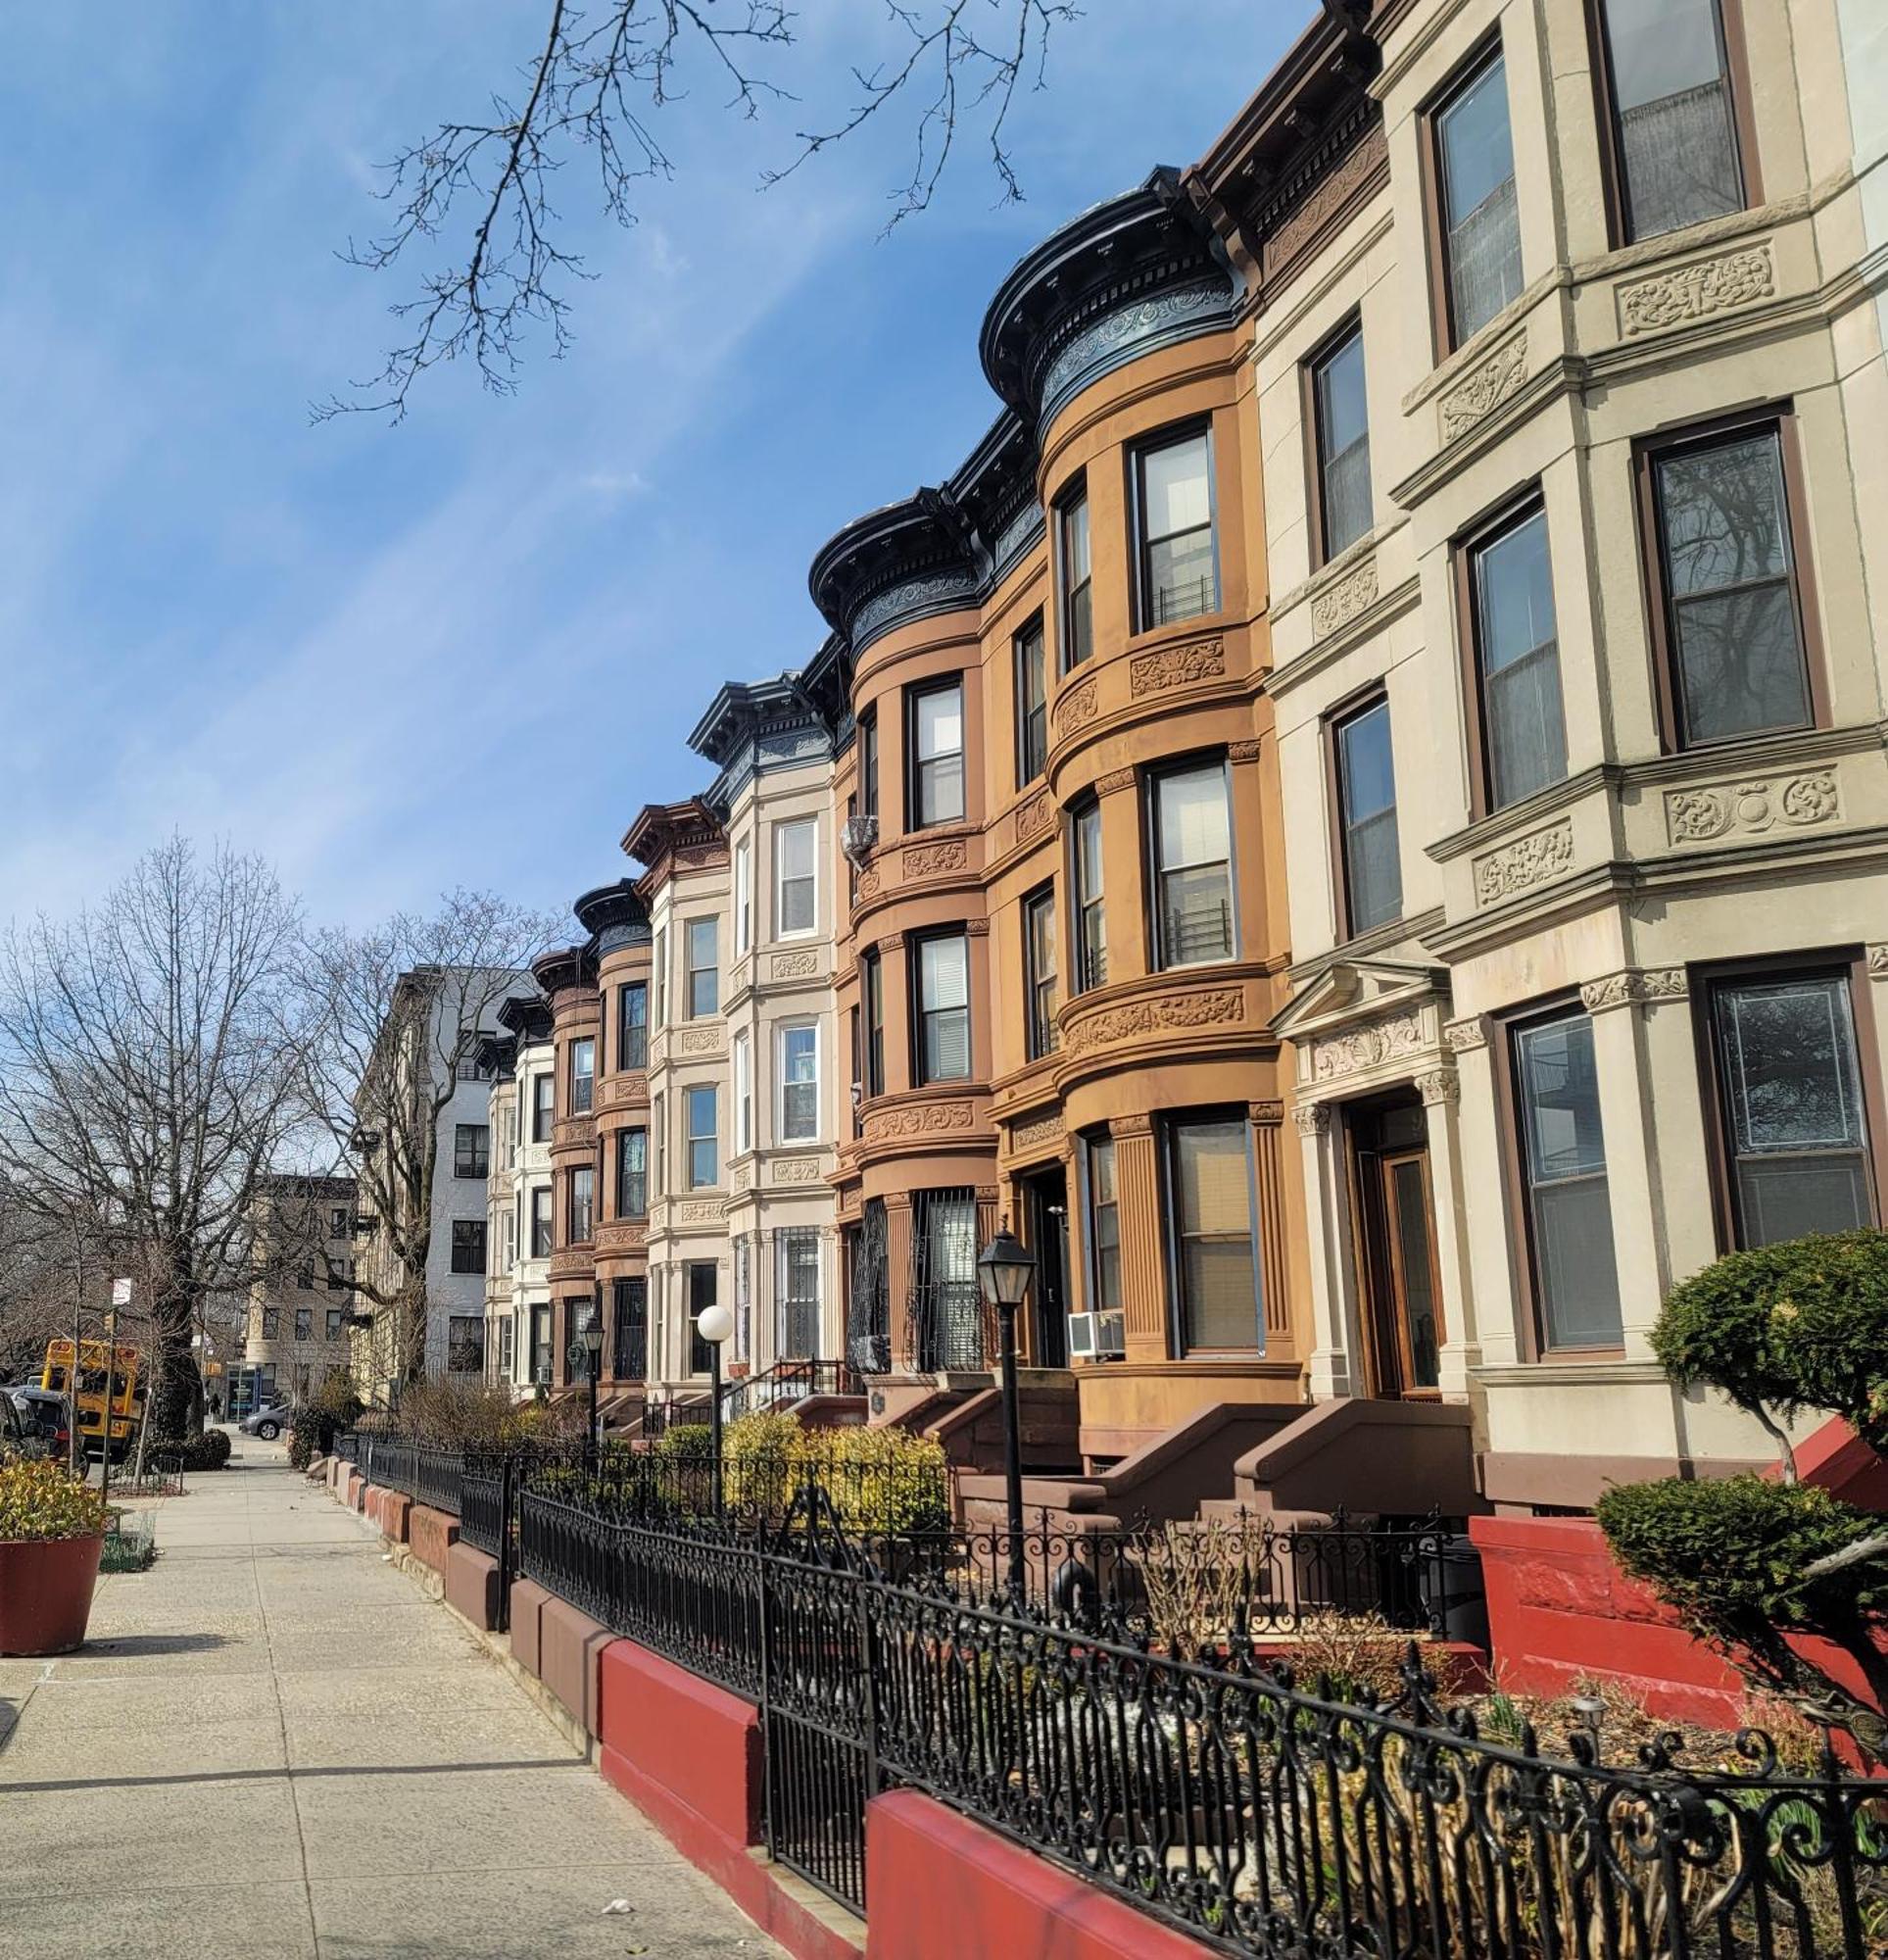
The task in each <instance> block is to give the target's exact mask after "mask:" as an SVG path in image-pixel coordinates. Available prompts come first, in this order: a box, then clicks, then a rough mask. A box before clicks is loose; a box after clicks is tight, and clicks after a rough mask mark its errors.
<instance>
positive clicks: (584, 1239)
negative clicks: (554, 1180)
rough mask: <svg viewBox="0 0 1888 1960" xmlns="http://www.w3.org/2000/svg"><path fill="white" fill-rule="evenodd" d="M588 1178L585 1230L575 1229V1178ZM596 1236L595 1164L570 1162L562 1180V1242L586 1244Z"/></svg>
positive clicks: (575, 1244) (567, 1244) (592, 1241)
mask: <svg viewBox="0 0 1888 1960" xmlns="http://www.w3.org/2000/svg"><path fill="white" fill-rule="evenodd" d="M579 1178H588V1179H589V1180H590V1196H589V1199H588V1200H587V1201H586V1203H585V1206H584V1210H585V1213H586V1214H587V1215H586V1216H585V1219H584V1223H585V1225H586V1227H587V1229H586V1230H584V1231H582V1232H579V1231H578V1230H577V1220H578V1208H577V1180H578V1179H579ZM596 1237H597V1166H596V1165H595V1164H572V1165H571V1166H570V1168H569V1169H568V1170H567V1171H565V1172H564V1182H563V1242H564V1244H565V1245H566V1246H588V1245H592V1244H594V1243H595V1240H596Z"/></svg>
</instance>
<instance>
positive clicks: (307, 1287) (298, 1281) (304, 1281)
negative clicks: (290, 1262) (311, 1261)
mask: <svg viewBox="0 0 1888 1960" xmlns="http://www.w3.org/2000/svg"><path fill="white" fill-rule="evenodd" d="M295 1291H296V1292H297V1293H313V1292H314V1291H315V1269H314V1267H313V1266H303V1267H300V1268H299V1269H298V1270H297V1272H296V1275H295Z"/></svg>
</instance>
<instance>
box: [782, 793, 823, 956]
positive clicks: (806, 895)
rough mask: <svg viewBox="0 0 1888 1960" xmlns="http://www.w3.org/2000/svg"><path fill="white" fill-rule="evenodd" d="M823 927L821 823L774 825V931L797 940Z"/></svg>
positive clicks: (800, 819)
mask: <svg viewBox="0 0 1888 1960" xmlns="http://www.w3.org/2000/svg"><path fill="white" fill-rule="evenodd" d="M818 924H819V822H818V819H817V818H815V817H810V816H805V817H798V818H796V819H795V821H793V822H792V823H776V824H775V825H774V932H775V934H776V935H777V936H778V937H779V938H781V939H793V938H796V937H798V936H799V934H801V933H808V932H812V931H814V930H815V929H816V928H817V926H818Z"/></svg>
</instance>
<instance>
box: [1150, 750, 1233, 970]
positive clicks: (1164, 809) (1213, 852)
mask: <svg viewBox="0 0 1888 1960" xmlns="http://www.w3.org/2000/svg"><path fill="white" fill-rule="evenodd" d="M1155 794H1156V799H1157V809H1156V815H1155V823H1156V829H1157V835H1156V840H1155V841H1156V846H1157V848H1158V851H1159V855H1160V866H1161V883H1160V907H1161V928H1162V941H1161V957H1162V962H1163V964H1166V965H1170V966H1171V965H1181V964H1185V963H1186V962H1188V961H1191V960H1199V959H1224V958H1226V957H1227V956H1229V955H1230V954H1231V953H1232V950H1233V885H1232V877H1231V867H1230V863H1229V861H1228V860H1229V855H1230V853H1231V850H1232V838H1231V830H1230V819H1229V815H1228V811H1227V806H1226V772H1225V770H1224V769H1223V768H1222V767H1221V766H1220V765H1219V764H1217V763H1215V764H1213V765H1211V766H1210V767H1207V768H1202V769H1188V770H1186V772H1185V773H1183V774H1179V775H1171V776H1162V777H1159V778H1158V779H1157V782H1156V790H1155Z"/></svg>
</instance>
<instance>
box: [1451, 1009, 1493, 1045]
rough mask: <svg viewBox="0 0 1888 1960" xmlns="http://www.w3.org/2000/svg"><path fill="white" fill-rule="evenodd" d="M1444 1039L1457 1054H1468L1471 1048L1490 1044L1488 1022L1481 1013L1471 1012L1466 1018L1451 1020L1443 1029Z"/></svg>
mask: <svg viewBox="0 0 1888 1960" xmlns="http://www.w3.org/2000/svg"><path fill="white" fill-rule="evenodd" d="M1442 1039H1443V1040H1444V1041H1445V1042H1447V1043H1448V1045H1449V1047H1450V1049H1451V1050H1452V1051H1453V1052H1454V1053H1455V1054H1468V1053H1469V1052H1470V1050H1471V1049H1477V1048H1486V1047H1487V1046H1488V1024H1487V1022H1486V1021H1485V1020H1483V1019H1482V1017H1481V1016H1480V1015H1479V1014H1470V1015H1469V1016H1468V1017H1467V1018H1466V1019H1464V1020H1460V1021H1451V1022H1450V1023H1449V1024H1448V1026H1447V1027H1445V1028H1444V1029H1443V1030H1442Z"/></svg>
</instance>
